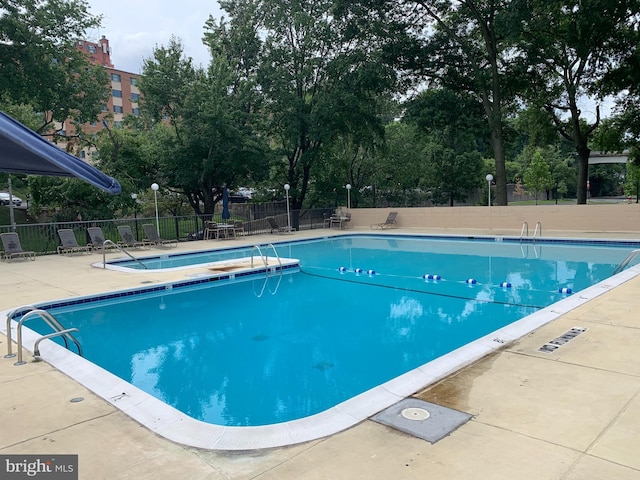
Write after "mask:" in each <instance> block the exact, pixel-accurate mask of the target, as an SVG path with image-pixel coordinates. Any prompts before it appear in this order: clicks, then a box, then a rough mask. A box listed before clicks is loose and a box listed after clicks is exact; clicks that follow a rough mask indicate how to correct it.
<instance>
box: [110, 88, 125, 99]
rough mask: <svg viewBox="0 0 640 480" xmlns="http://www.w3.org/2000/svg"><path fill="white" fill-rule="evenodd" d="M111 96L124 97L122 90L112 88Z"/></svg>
mask: <svg viewBox="0 0 640 480" xmlns="http://www.w3.org/2000/svg"><path fill="white" fill-rule="evenodd" d="M111 96H112V97H115V98H122V90H111Z"/></svg>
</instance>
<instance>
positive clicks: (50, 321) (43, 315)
mask: <svg viewBox="0 0 640 480" xmlns="http://www.w3.org/2000/svg"><path fill="white" fill-rule="evenodd" d="M25 310H26V312H25V313H23V315H22V318H21V319H20V320H19V321H18V327H17V329H16V330H17V335H16V337H17V338H16V342H17V344H18V361H17V362H16V363H15V364H14V365H24V364H25V363H26V362H23V361H22V325H23V324H24V323H25V322H27V321H28V320H31V319H33V318H36V317H38V318H40V319H42V320H43V321H44V322H45V323H46V324H47V325H49V326H50V327H51V328H52V329H53V330H54V334H50V335H45V336H44V337H43V338H41V339H38V340H37V341H36V344H35V348H34V356H36V355H37V356H40V351H39V349H38V347H39V345H40V342H41V341H42V340H46V339H47V338H52V337H57V336H61V337H62V339H63V340H64V345H65V348H67V350H70V349H69V340H71V341H72V342H73V343H75V345H76V348H77V349H78V355H80V356H82V345H80V342H79V341H78V339H77V338H76V337H74V336H73V335H71V332H72V331H76V332H77V331H78V329H77V328H69V329H67V328H64V327H63V326H62V324H61V323H60V322H59V321H58V320H57V319H56V318H55V317H54V316H53V315H52V314H51V313H49V312H47V311H46V310H43V309H41V308H36V307H34V306H32V305H24V306H22V307H18V308H16V309H15V310H13V311H12V312H11V313H9V314H8V315H7V354H6V355H5V356H4V358H12V357H15V356H16V354H15V353H13V352H12V350H11V320H12V319H13V317H14V315H15V314H16V313H18V312H24V311H25ZM45 337H46V338H45Z"/></svg>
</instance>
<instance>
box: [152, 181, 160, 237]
mask: <svg viewBox="0 0 640 480" xmlns="http://www.w3.org/2000/svg"><path fill="white" fill-rule="evenodd" d="M159 188H160V187H159V186H158V184H157V183H155V182H154V183H152V184H151V190H153V199H154V200H155V202H156V231H157V232H158V236H160V222H159V221H158V189H159Z"/></svg>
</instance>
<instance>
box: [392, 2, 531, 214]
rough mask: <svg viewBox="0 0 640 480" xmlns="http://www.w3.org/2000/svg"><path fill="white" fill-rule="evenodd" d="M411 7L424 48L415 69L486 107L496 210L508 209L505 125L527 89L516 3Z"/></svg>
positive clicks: (418, 41) (417, 38) (412, 4)
mask: <svg viewBox="0 0 640 480" xmlns="http://www.w3.org/2000/svg"><path fill="white" fill-rule="evenodd" d="M390 3H391V2H390ZM409 7H411V8H410V15H411V16H412V18H413V19H414V21H413V22H411V23H412V27H411V28H412V30H413V31H414V32H415V41H416V44H419V45H421V49H420V51H419V53H418V54H417V57H416V58H417V60H415V61H414V60H412V62H415V65H414V66H413V68H414V69H417V71H418V72H419V74H421V75H422V76H423V78H426V79H428V81H429V82H430V84H435V85H439V86H442V87H446V88H448V89H451V90H456V91H459V92H461V93H464V94H468V95H473V96H474V97H475V98H476V99H477V101H478V102H479V103H480V104H481V105H482V108H483V109H484V113H485V120H486V122H487V125H488V127H489V128H488V130H489V135H488V139H489V140H488V141H489V143H490V145H491V148H492V150H493V157H494V160H495V176H494V178H495V181H496V204H498V205H506V204H507V173H506V157H505V139H504V123H505V118H506V116H507V114H508V112H509V109H510V108H511V106H512V105H513V103H514V101H515V99H516V97H517V95H518V94H519V92H520V91H521V89H522V88H523V75H522V73H523V69H522V64H521V62H520V58H519V56H518V55H514V54H513V52H514V45H513V35H511V32H512V23H511V20H510V19H511V17H510V15H511V0H498V1H485V0H452V1H445V2H437V1H424V0H416V1H406V2H403V3H402V8H404V9H409ZM409 66H410V67H411V65H409Z"/></svg>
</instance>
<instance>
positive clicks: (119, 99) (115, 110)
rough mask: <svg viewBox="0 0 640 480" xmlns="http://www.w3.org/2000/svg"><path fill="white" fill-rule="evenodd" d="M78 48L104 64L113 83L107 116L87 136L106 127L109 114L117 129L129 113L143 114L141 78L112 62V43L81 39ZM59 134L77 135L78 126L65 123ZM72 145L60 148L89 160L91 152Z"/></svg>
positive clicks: (105, 109)
mask: <svg viewBox="0 0 640 480" xmlns="http://www.w3.org/2000/svg"><path fill="white" fill-rule="evenodd" d="M76 48H77V49H78V50H79V51H81V52H83V53H84V54H85V55H87V57H88V58H89V59H90V60H91V62H92V63H94V64H96V65H102V66H103V67H104V68H105V69H106V70H107V74H108V75H109V80H110V81H111V96H110V97H109V99H108V100H107V103H106V105H103V106H102V110H103V112H104V115H102V116H101V118H100V120H99V121H97V122H93V123H91V124H87V125H85V126H84V131H85V132H86V133H96V132H98V131H100V130H102V129H103V128H105V126H104V121H106V118H107V114H109V113H110V114H111V116H112V120H110V126H113V127H118V126H122V122H123V120H124V116H125V115H126V114H131V115H138V114H139V113H140V109H139V106H138V101H139V99H140V90H139V89H138V86H137V83H138V79H139V77H140V75H138V74H135V73H130V72H125V71H124V70H118V69H116V68H115V66H114V65H113V63H112V62H111V47H110V46H109V40H108V39H107V38H106V37H105V36H104V35H103V36H102V38H100V40H99V41H98V42H90V41H86V40H79V41H78V42H77V44H76ZM111 122H112V123H111ZM59 131H60V133H61V134H62V135H63V136H66V137H70V136H71V135H72V134H73V131H74V127H73V125H72V124H71V122H68V121H65V122H64V124H62V125H60V129H59ZM72 143H73V142H71V143H70V142H66V145H65V146H63V145H62V144H60V143H59V146H60V147H63V148H66V149H67V151H70V153H73V154H75V155H77V156H78V157H80V158H83V159H89V157H90V151H89V150H88V149H87V148H86V147H85V148H82V149H79V148H74V146H73V144H72Z"/></svg>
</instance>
